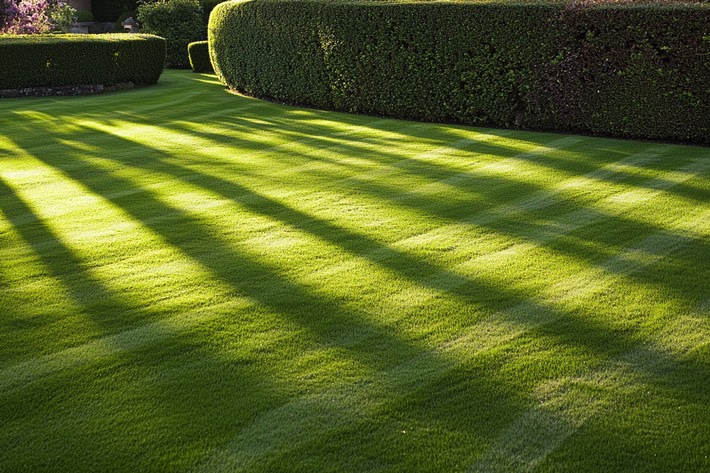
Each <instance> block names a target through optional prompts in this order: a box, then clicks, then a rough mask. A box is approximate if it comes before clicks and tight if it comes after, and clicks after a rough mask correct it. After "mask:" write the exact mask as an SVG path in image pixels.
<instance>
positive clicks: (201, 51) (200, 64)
mask: <svg viewBox="0 0 710 473" xmlns="http://www.w3.org/2000/svg"><path fill="white" fill-rule="evenodd" d="M187 55H188V56H189V57H190V67H192V71H193V72H213V69H212V62H211V61H210V51H209V46H208V43H207V41H195V42H194V43H190V44H188V45H187Z"/></svg>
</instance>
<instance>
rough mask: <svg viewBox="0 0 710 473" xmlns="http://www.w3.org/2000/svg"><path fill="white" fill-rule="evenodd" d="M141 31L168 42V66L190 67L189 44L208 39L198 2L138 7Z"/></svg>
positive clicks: (166, 0)
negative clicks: (160, 37)
mask: <svg viewBox="0 0 710 473" xmlns="http://www.w3.org/2000/svg"><path fill="white" fill-rule="evenodd" d="M137 21H138V22H139V23H140V27H141V31H142V32H144V33H149V34H155V35H158V36H162V37H163V38H165V40H166V41H167V56H166V65H167V66H168V67H189V66H190V61H189V58H188V56H187V45H188V44H190V43H192V42H194V41H200V40H204V39H206V38H207V32H206V31H205V24H204V17H203V10H202V5H201V4H200V2H199V0H159V1H157V2H154V3H145V4H143V5H140V6H139V7H138V18H137Z"/></svg>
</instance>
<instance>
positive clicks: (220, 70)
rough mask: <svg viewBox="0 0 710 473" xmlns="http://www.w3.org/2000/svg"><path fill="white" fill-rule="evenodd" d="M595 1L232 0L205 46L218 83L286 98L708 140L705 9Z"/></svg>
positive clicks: (416, 114)
mask: <svg viewBox="0 0 710 473" xmlns="http://www.w3.org/2000/svg"><path fill="white" fill-rule="evenodd" d="M604 3H608V2H604ZM593 4H594V2H575V3H574V4H571V5H570V4H568V5H566V4H564V3H561V2H557V1H555V2H550V3H543V2H530V3H527V4H522V3H511V2H485V3H483V2H475V1H472V2H459V3H439V2H436V3H434V2H419V3H411V2H407V3H391V2H368V1H362V2H352V1H349V0H344V1H340V0H257V1H249V0H244V1H234V2H228V3H223V4H220V5H218V6H217V7H216V8H215V10H214V11H213V14H212V16H211V17H210V24H209V41H210V54H211V55H212V64H213V66H214V68H215V71H216V72H217V74H218V75H219V77H220V78H221V80H223V81H224V82H225V83H226V84H227V85H228V86H229V87H231V88H233V89H236V90H238V91H240V92H243V93H247V94H250V95H254V96H257V97H262V98H267V99H275V100H279V101H284V102H290V103H298V104H304V105H309V106H316V107H320V108H329V109H337V110H344V111H349V112H360V113H368V114H375V115H387V116H394V117H400V118H408V119H419V120H430V121H447V122H449V121H454V122H462V123H466V124H472V125H492V126H499V127H520V128H532V129H553V130H561V131H582V132H595V133H603V134H608V135H616V136H628V137H639V138H652V139H677V140H692V141H698V142H705V143H708V142H710V120H708V118H707V117H709V116H710V87H709V86H708V84H709V83H710V81H708V79H707V78H708V77H710V8H708V6H707V4H706V5H701V4H697V5H694V6H691V5H680V4H677V5H665V4H663V5H641V6H639V5H632V6H623V5H616V4H614V5H602V6H594V5H593Z"/></svg>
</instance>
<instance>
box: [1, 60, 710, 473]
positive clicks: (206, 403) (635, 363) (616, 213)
mask: <svg viewBox="0 0 710 473" xmlns="http://www.w3.org/2000/svg"><path fill="white" fill-rule="evenodd" d="M0 123H1V124H2V126H0V150H2V151H0V153H2V165H0V275H1V279H0V281H2V283H1V284H0V314H1V315H0V426H2V428H1V429H0V452H2V454H0V471H2V472H12V473H24V472H31V473H42V472H72V473H82V472H84V471H86V472H101V473H110V472H114V471H115V472H122V473H125V472H192V473H201V472H204V473H206V472H250V473H256V472H261V473H273V472H318V473H320V472H348V473H349V472H367V473H370V472H387V473H390V472H391V473H398V472H401V473H412V472H416V473H419V472H432V473H441V472H446V473H448V472H468V471H471V472H476V471H479V472H530V471H535V472H553V471H554V472H575V473H599V472H634V473H636V472H643V473H657V472H707V471H710V409H708V405H710V294H709V293H708V281H710V265H708V261H710V203H709V202H710V159H708V149H707V148H701V147H691V146H676V145H666V144H658V143H648V142H632V141H620V140H613V139H599V138H591V137H584V136H563V135H556V134H552V133H535V132H522V131H511V130H492V129H480V128H476V129H473V128H468V127H465V126H452V125H437V124H431V123H421V122H404V121H398V120H391V119H380V118H373V117H369V116H362V115H346V114H340V113H333V112H323V111H317V110H305V109H298V108H293V107H285V106H281V105H277V104H273V103H269V102H264V101H260V100H255V99H252V98H248V97H244V96H238V95H234V94H229V93H227V92H226V91H225V90H224V87H223V85H222V84H220V83H219V82H218V81H217V80H215V79H213V78H210V77H206V76H205V75H201V74H200V75H198V74H193V73H192V72H189V71H175V70H168V71H166V72H165V74H164V76H163V77H162V78H161V80H160V83H159V84H157V85H156V86H154V87H150V88H145V89H138V90H136V91H134V92H132V93H130V94H105V95H96V96H85V97H73V98H57V99H55V98H53V99H7V100H6V101H3V102H2V103H1V106H0ZM38 136H39V137H40V139H38Z"/></svg>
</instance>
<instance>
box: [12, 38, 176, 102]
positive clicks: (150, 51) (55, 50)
mask: <svg viewBox="0 0 710 473" xmlns="http://www.w3.org/2000/svg"><path fill="white" fill-rule="evenodd" d="M164 63H165V40H164V39H163V38H159V37H157V36H151V35H141V34H132V35H128V34H101V35H86V34H77V35H18V36H9V35H8V36H1V37H0V89H18V88H25V87H46V86H72V85H84V84H96V85H115V84H118V83H122V82H133V83H134V84H136V85H148V84H155V83H156V82H158V79H159V78H160V74H161V73H162V72H163V64H164Z"/></svg>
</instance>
